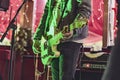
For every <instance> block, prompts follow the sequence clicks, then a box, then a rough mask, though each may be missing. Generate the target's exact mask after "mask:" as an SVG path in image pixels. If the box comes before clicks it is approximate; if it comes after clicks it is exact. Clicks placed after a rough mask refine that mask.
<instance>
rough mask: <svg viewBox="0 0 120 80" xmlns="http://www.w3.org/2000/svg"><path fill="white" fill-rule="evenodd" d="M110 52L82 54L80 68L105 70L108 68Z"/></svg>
mask: <svg viewBox="0 0 120 80" xmlns="http://www.w3.org/2000/svg"><path fill="white" fill-rule="evenodd" d="M108 57H109V54H106V53H104V52H100V53H92V54H91V53H87V52H85V53H84V54H83V55H82V56H81V63H80V69H81V70H89V71H99V72H100V71H103V70H104V69H105V68H106V64H107V61H108Z"/></svg>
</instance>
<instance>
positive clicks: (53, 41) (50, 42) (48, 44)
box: [40, 20, 87, 65]
mask: <svg viewBox="0 0 120 80" xmlns="http://www.w3.org/2000/svg"><path fill="white" fill-rule="evenodd" d="M86 22H87V21H86V20H81V21H80V22H78V21H75V23H73V24H71V26H70V27H69V29H70V30H73V29H75V28H81V26H83V25H85V24H86ZM76 24H77V25H76ZM67 29H68V27H67ZM65 30H66V27H63V30H62V31H60V30H55V28H54V27H52V26H51V27H49V31H48V32H47V33H46V36H47V38H48V39H46V38H45V37H44V36H42V39H41V44H40V48H41V60H42V63H43V64H44V65H49V64H50V63H51V60H52V59H53V58H57V57H59V55H60V52H59V51H57V45H58V44H59V42H60V40H61V39H62V38H63V32H64V31H65Z"/></svg>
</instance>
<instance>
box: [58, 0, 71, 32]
mask: <svg viewBox="0 0 120 80" xmlns="http://www.w3.org/2000/svg"><path fill="white" fill-rule="evenodd" d="M68 1H69V0H67V1H66V3H65V6H64V9H63V11H62V15H61V17H60V20H59V22H58V25H57V28H58V29H60V30H61V29H62V28H60V23H61V21H62V18H63V15H64V12H65V8H66V7H67V3H68Z"/></svg>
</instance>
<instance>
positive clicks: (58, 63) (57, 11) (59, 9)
mask: <svg viewBox="0 0 120 80" xmlns="http://www.w3.org/2000/svg"><path fill="white" fill-rule="evenodd" d="M90 15H91V0H47V2H46V6H45V9H44V14H43V16H42V19H41V21H40V24H39V26H38V28H37V30H36V32H35V34H34V38H33V46H32V47H33V51H34V53H40V52H41V50H40V49H41V48H40V43H41V38H42V36H45V37H46V35H47V34H46V33H47V32H48V31H49V29H50V28H51V25H52V26H55V28H58V29H59V30H61V31H62V30H63V28H64V27H68V29H67V30H65V31H64V32H63V38H62V39H61V40H60V43H59V44H58V45H57V50H58V51H60V56H59V57H57V58H53V59H52V61H51V64H50V65H51V72H52V80H73V79H74V73H75V69H76V64H77V59H78V56H79V53H80V48H81V47H82V44H81V42H80V40H82V39H84V38H86V37H87V35H88V34H87V32H88V26H87V22H88V19H89V17H90ZM82 20H85V22H86V24H84V25H81V26H80V27H81V28H76V29H73V30H69V27H70V26H79V25H77V24H78V23H76V22H77V21H82ZM46 38H48V37H46Z"/></svg>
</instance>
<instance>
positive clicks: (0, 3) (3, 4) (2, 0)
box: [0, 0, 10, 11]
mask: <svg viewBox="0 0 120 80" xmlns="http://www.w3.org/2000/svg"><path fill="white" fill-rule="evenodd" d="M9 3H10V0H0V11H7V10H8V8H9Z"/></svg>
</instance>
